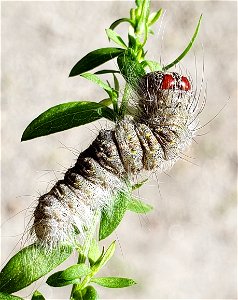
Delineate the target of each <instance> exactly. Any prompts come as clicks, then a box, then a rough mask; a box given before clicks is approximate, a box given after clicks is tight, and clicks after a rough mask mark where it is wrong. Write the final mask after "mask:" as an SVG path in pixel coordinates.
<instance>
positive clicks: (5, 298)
mask: <svg viewBox="0 0 238 300" xmlns="http://www.w3.org/2000/svg"><path fill="white" fill-rule="evenodd" d="M0 299H1V300H24V299H23V298H20V297H17V296H13V295H9V294H7V293H1V292H0Z"/></svg>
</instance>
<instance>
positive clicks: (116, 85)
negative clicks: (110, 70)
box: [112, 74, 120, 93]
mask: <svg viewBox="0 0 238 300" xmlns="http://www.w3.org/2000/svg"><path fill="white" fill-rule="evenodd" d="M112 75H113V81H114V90H115V91H116V92H117V93H119V89H120V87H119V81H118V79H117V77H116V75H115V74H112Z"/></svg>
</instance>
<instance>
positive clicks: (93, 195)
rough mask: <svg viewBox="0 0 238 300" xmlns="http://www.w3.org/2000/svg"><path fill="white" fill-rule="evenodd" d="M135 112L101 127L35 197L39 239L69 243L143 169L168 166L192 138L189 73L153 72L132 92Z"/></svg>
mask: <svg viewBox="0 0 238 300" xmlns="http://www.w3.org/2000/svg"><path fill="white" fill-rule="evenodd" d="M134 92H135V95H136V97H134V98H135V99H136V100H135V102H136V103H134V104H133V106H134V107H135V110H134V111H133V113H130V108H129V109H128V114H127V115H126V116H125V117H124V118H123V119H122V120H120V121H118V122H117V123H116V125H115V127H114V128H113V129H111V130H101V131H100V132H99V134H98V136H97V138H96V139H95V140H94V141H93V143H92V144H91V145H90V146H89V147H88V148H87V149H86V150H85V151H83V152H82V153H81V154H80V155H79V157H78V159H77V162H76V164H75V165H74V167H72V168H70V169H69V170H68V171H67V172H66V173H65V176H64V179H63V180H60V181H58V182H57V183H56V184H55V185H54V187H53V188H52V189H51V190H50V191H49V192H48V193H47V194H45V195H43V196H41V197H40V198H39V202H38V205H37V207H36V209H35V212H34V224H33V227H32V231H33V232H35V235H36V237H37V239H38V241H39V242H40V243H43V244H47V245H50V246H51V247H54V246H55V245H57V244H59V243H62V242H64V243H65V242H66V243H73V242H74V239H75V228H76V229H78V231H79V232H80V233H82V235H83V234H84V231H85V229H86V228H88V227H89V226H90V223H91V221H92V217H93V215H94V211H95V210H99V211H101V210H102V209H105V208H108V209H110V205H111V201H112V199H113V195H114V194H115V193H117V192H118V191H120V190H123V189H127V182H128V181H129V182H130V181H132V178H133V176H135V175H137V174H138V173H140V172H141V171H143V170H150V171H153V170H156V169H160V170H165V169H167V168H169V167H171V166H172V165H173V164H174V163H175V162H176V160H178V158H179V157H180V155H181V154H182V151H183V150H184V149H185V147H186V146H187V145H189V144H190V143H191V141H192V137H193V133H194V130H193V125H192V123H193V121H194V118H195V111H196V107H197V99H196V97H195V94H194V92H193V91H192V86H191V84H190V81H189V80H188V78H187V77H185V76H181V75H179V74H178V73H175V72H173V73H167V72H160V71H157V72H152V73H149V74H147V75H145V76H144V77H142V78H141V79H140V80H139V83H138V87H137V89H136V90H135V91H134Z"/></svg>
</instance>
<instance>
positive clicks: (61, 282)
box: [46, 263, 91, 287]
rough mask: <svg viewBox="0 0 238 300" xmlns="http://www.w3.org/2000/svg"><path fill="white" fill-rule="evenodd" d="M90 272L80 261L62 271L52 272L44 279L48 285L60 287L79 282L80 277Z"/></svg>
mask: <svg viewBox="0 0 238 300" xmlns="http://www.w3.org/2000/svg"><path fill="white" fill-rule="evenodd" d="M90 272H91V270H90V269H89V267H88V266H87V265H86V264H84V263H82V264H76V265H73V266H70V267H69V268H67V269H66V270H64V271H59V272H56V273H54V274H52V275H51V276H50V277H49V278H48V279H47V281H46V283H47V284H48V285H50V286H54V287H61V286H66V285H69V284H75V283H79V282H80V280H79V279H80V278H82V277H83V276H86V275H88V274H89V273H90Z"/></svg>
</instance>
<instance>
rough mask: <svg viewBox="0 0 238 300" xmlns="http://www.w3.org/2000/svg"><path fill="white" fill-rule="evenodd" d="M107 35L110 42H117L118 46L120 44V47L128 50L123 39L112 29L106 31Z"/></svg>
mask: <svg viewBox="0 0 238 300" xmlns="http://www.w3.org/2000/svg"><path fill="white" fill-rule="evenodd" d="M106 33H107V36H108V38H109V40H112V41H113V42H115V43H116V44H118V45H119V46H121V47H123V48H125V49H126V48H127V46H126V44H125V42H124V41H123V39H122V38H121V37H120V36H119V35H118V34H116V32H115V31H113V30H111V29H106Z"/></svg>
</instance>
